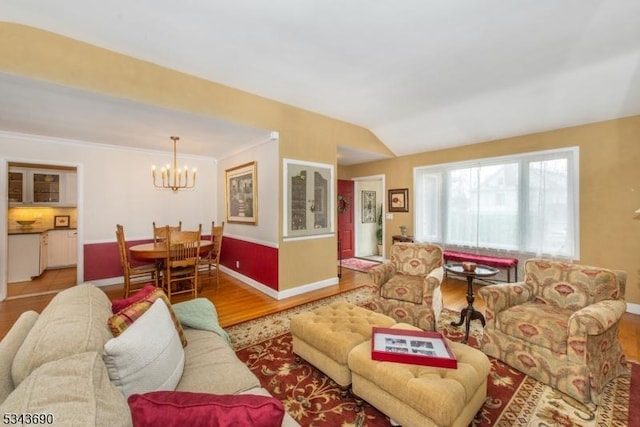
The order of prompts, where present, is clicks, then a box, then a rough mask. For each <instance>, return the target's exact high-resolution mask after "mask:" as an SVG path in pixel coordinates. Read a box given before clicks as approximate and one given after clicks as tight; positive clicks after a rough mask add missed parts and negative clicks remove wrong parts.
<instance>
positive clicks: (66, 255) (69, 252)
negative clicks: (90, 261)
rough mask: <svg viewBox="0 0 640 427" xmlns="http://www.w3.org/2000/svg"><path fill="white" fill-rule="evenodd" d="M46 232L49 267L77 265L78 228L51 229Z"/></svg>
mask: <svg viewBox="0 0 640 427" xmlns="http://www.w3.org/2000/svg"><path fill="white" fill-rule="evenodd" d="M46 234H47V268H62V267H69V266H72V265H76V263H77V258H78V249H77V241H78V237H77V236H78V232H77V231H76V230H50V231H49V232H47V233H46Z"/></svg>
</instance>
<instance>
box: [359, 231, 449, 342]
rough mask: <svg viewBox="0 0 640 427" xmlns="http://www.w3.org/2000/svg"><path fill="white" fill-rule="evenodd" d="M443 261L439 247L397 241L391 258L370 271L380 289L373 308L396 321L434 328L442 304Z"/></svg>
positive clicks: (423, 327) (392, 249) (422, 327)
mask: <svg viewBox="0 0 640 427" xmlns="http://www.w3.org/2000/svg"><path fill="white" fill-rule="evenodd" d="M443 262H444V261H443V258H442V248H440V247H439V246H436V245H430V244H420V243H396V244H395V245H393V246H392V247H391V261H390V262H385V263H383V264H380V265H378V266H377V267H374V268H373V269H371V270H369V277H370V278H371V280H372V281H373V283H374V284H375V285H376V286H377V287H378V288H379V294H378V295H377V297H376V298H375V299H374V301H373V303H372V305H373V307H372V308H373V309H374V310H375V311H378V312H380V313H384V314H386V315H387V316H389V317H392V318H394V319H395V320H396V321H397V322H404V323H409V324H412V325H414V326H417V327H419V328H421V329H424V330H426V331H433V330H435V328H436V324H437V320H438V317H439V316H440V312H441V311H442V306H443V302H442V292H441V289H440V284H441V283H442V277H443V276H444V269H443V268H442V264H443Z"/></svg>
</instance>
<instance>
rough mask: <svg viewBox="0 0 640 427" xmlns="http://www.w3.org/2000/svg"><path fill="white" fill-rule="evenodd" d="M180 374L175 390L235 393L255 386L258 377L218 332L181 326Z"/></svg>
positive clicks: (258, 385)
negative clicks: (185, 343)
mask: <svg viewBox="0 0 640 427" xmlns="http://www.w3.org/2000/svg"><path fill="white" fill-rule="evenodd" d="M185 334H186V335H187V339H188V340H189V345H188V346H187V347H185V349H184V352H185V362H184V372H183V374H182V378H181V379H180V382H179V383H178V386H177V387H176V391H193V392H201V393H216V394H236V393H240V392H242V391H245V390H250V389H252V388H255V387H260V381H258V378H257V377H256V376H255V375H254V374H253V373H252V372H251V370H250V369H249V368H248V367H247V366H246V365H245V364H244V363H242V361H240V359H238V357H237V356H236V354H235V352H234V351H233V349H231V347H229V344H227V342H226V341H225V340H224V338H222V337H221V336H219V335H217V334H215V333H213V332H209V331H203V330H199V329H190V328H186V329H185Z"/></svg>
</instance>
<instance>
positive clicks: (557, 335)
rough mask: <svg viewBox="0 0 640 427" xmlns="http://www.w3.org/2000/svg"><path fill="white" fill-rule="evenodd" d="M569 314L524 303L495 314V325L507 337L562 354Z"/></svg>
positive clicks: (550, 306) (541, 305) (564, 351)
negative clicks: (496, 315)
mask: <svg viewBox="0 0 640 427" xmlns="http://www.w3.org/2000/svg"><path fill="white" fill-rule="evenodd" d="M572 314H573V311H572V310H569V309H563V308H559V307H556V306H555V305H551V304H543V303H540V302H527V303H524V304H519V305H515V306H513V307H510V308H508V309H507V310H504V311H501V312H500V313H498V319H497V323H498V325H499V326H498V328H499V329H500V331H502V332H503V333H505V334H507V335H508V336H512V337H515V338H518V339H521V340H522V341H524V342H528V343H531V344H535V345H537V346H540V347H545V348H548V349H549V350H552V351H555V352H557V353H562V354H565V353H566V352H567V341H568V331H569V328H568V324H569V318H570V317H571V315H572Z"/></svg>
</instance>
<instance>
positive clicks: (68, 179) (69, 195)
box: [61, 172, 78, 206]
mask: <svg viewBox="0 0 640 427" xmlns="http://www.w3.org/2000/svg"><path fill="white" fill-rule="evenodd" d="M62 184H63V185H62V190H61V191H62V202H61V204H62V205H64V206H77V205H78V174H76V173H75V172H67V173H65V174H64V176H63V180H62Z"/></svg>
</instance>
